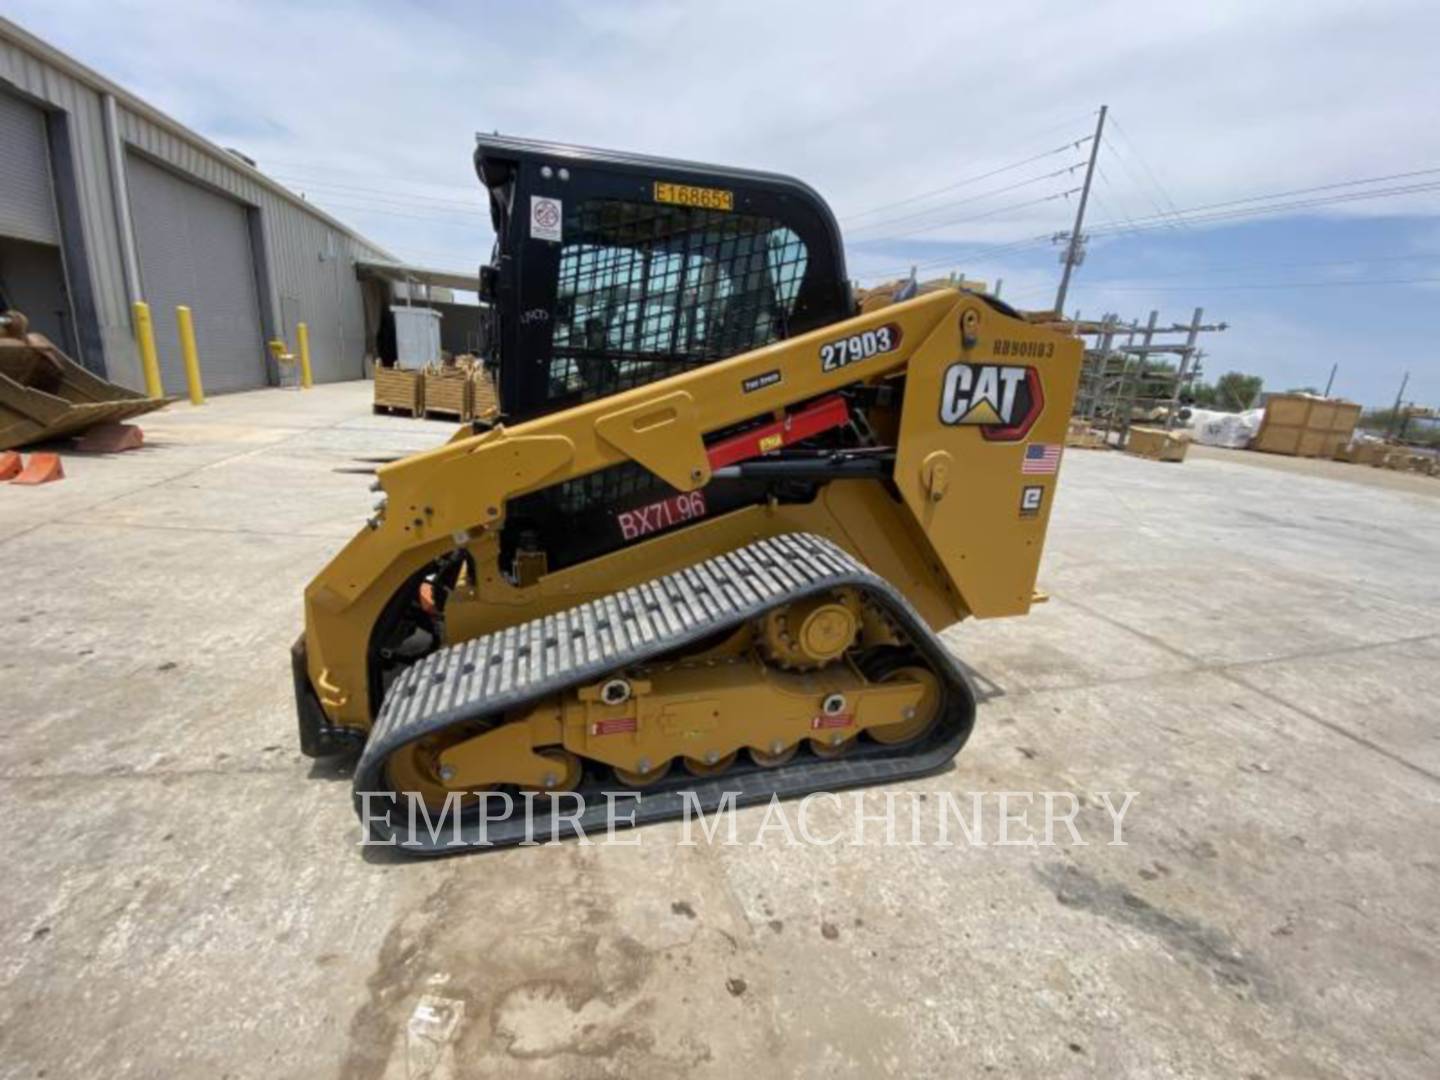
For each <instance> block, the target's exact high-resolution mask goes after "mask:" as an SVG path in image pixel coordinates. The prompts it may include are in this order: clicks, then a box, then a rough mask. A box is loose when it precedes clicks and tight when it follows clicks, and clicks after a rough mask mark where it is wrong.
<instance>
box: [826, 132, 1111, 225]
mask: <svg viewBox="0 0 1440 1080" xmlns="http://www.w3.org/2000/svg"><path fill="white" fill-rule="evenodd" d="M1089 139H1090V136H1088V135H1087V136H1085V138H1083V139H1079V140H1077V141H1075V142H1068V143H1065V144H1064V145H1063V146H1057V147H1055V149H1053V150H1046V151H1045V152H1044V153H1043V154H1036V155H1035V156H1034V157H1028V158H1025V159H1024V160H1022V161H1016V162H1012V163H1011V164H1009V165H1004V166H1001V167H1000V168H998V169H991V170H990V171H989V172H986V173H980V174H978V175H976V176H968V177H966V178H965V179H964V180H957V181H955V182H954V183H953V184H946V185H945V186H943V187H938V188H934V189H932V190H930V191H924V192H921V193H920V194H919V195H911V196H908V197H907V198H904V199H896V200H894V201H892V202H887V203H881V204H880V205H879V206H873V207H871V208H870V209H869V210H861V211H859V212H858V213H854V214H847V215H846V216H845V217H843V218H841V219H840V220H841V221H854V220H855V219H856V218H860V217H869V216H870V215H871V214H874V213H878V212H879V211H881V210H888V209H890V208H891V207H895V206H905V205H908V204H909V203H913V202H919V201H921V200H922V199H929V198H931V197H933V196H935V195H943V194H944V193H945V192H947V191H954V190H955V189H956V188H962V187H964V186H965V185H967V184H974V183H978V182H979V181H981V180H988V179H990V178H991V177H992V176H999V175H1000V174H1001V173H1007V172H1011V171H1012V170H1014V169H1018V168H1021V167H1022V166H1025V165H1030V164H1032V163H1034V162H1036V161H1042V160H1044V159H1045V158H1047V157H1054V156H1055V155H1056V154H1063V153H1065V152H1066V151H1068V150H1071V149H1072V148H1074V147H1078V146H1081V145H1083V144H1084V143H1086V142H1088V141H1089Z"/></svg>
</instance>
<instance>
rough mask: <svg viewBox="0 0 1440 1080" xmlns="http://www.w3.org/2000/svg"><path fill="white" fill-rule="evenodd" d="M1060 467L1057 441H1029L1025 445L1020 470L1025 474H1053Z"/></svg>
mask: <svg viewBox="0 0 1440 1080" xmlns="http://www.w3.org/2000/svg"><path fill="white" fill-rule="evenodd" d="M1059 468H1060V444H1059V443H1031V444H1030V445H1029V446H1027V447H1025V457H1024V459H1023V460H1022V461H1021V462H1020V471H1021V473H1023V474H1024V475H1026V476H1054V475H1055V471H1056V470H1057V469H1059Z"/></svg>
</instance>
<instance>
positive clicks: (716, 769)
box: [685, 750, 739, 777]
mask: <svg viewBox="0 0 1440 1080" xmlns="http://www.w3.org/2000/svg"><path fill="white" fill-rule="evenodd" d="M738 756H739V751H738V750H732V751H731V752H730V753H728V754H726V755H725V756H724V757H714V756H713V755H711V757H707V758H692V757H687V758H686V759H685V771H686V772H688V773H689V774H690V775H691V776H700V777H708V776H719V775H720V774H721V773H723V772H724V771H725V770H726V769H728V768H730V766H731V765H734V764H735V759H736V757H738ZM711 758H713V760H711Z"/></svg>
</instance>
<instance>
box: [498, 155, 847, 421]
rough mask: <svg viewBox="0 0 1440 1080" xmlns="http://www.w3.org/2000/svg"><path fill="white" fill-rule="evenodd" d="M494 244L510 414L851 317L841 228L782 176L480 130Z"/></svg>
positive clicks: (597, 393) (610, 390)
mask: <svg viewBox="0 0 1440 1080" xmlns="http://www.w3.org/2000/svg"><path fill="white" fill-rule="evenodd" d="M477 143H478V145H477V147H476V150H475V168H476V171H477V172H478V174H479V176H480V179H481V181H482V182H483V183H484V185H485V187H486V189H487V190H488V192H489V196H490V217H491V221H492V223H493V224H494V227H495V237H496V239H495V250H494V255H493V257H492V261H491V263H490V265H489V266H486V267H484V268H483V269H482V270H481V275H480V294H481V298H482V299H483V300H486V301H488V302H489V303H490V311H491V319H492V325H491V327H490V336H489V340H490V341H491V342H492V343H493V345H492V349H493V353H494V355H492V356H491V357H490V359H491V362H492V364H496V365H497V366H498V381H499V391H500V410H501V416H502V419H504V420H506V421H507V422H509V423H515V422H518V421H521V420H527V419H530V418H532V417H536V416H540V415H543V414H545V413H549V412H554V411H556V410H558V409H564V408H568V407H570V406H573V405H576V404H579V403H581V402H585V401H590V400H593V399H595V398H600V397H605V396H607V395H609V394H614V393H617V392H619V391H622V390H628V389H630V388H632V387H635V386H641V385H644V384H645V383H650V382H654V381H655V380H657V379H662V378H666V377H667V376H670V375H675V374H678V373H680V372H682V371H688V370H690V369H691V368H695V367H699V366H700V365H702V364H707V363H710V362H712V361H715V360H721V359H724V358H726V357H730V356H735V355H738V354H740V353H743V352H748V351H749V350H751V349H755V348H758V347H760V346H761V345H765V344H767V343H769V342H772V341H776V340H779V339H781V338H785V337H789V336H790V335H792V334H796V333H800V332H803V331H806V330H812V329H814V328H816V327H818V326H823V325H825V324H827V323H832V322H835V321H837V320H840V319H845V318H848V317H849V316H850V315H851V314H853V305H852V303H851V299H850V291H849V286H848V283H847V281H846V278H845V256H844V251H843V248H842V247H841V242H840V230H839V227H838V226H837V224H836V222H835V217H834V215H833V214H832V213H831V212H830V208H829V207H828V206H827V205H826V204H825V201H824V200H823V199H822V198H821V197H820V196H819V195H818V194H817V193H816V192H815V191H814V190H813V189H812V188H810V187H809V186H808V185H806V184H803V183H801V182H800V181H798V180H795V179H792V178H790V177H788V176H781V175H778V174H775V173H766V172H754V171H749V170H743V169H730V168H725V167H721V166H714V165H699V164H695V163H692V162H686V161H674V160H671V159H668V158H659V157H646V156H643V155H636V154H619V153H612V152H610V151H605V150H593V149H586V148H582V147H575V146H565V145H562V144H558V143H548V142H539V141H535V140H530V139H515V138H508V137H502V136H499V135H481V136H479V137H478V138H477Z"/></svg>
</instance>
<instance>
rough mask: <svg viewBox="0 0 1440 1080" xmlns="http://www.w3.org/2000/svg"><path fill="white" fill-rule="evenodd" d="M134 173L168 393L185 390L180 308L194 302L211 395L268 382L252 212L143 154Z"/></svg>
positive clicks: (130, 161)
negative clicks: (177, 315) (249, 214)
mask: <svg viewBox="0 0 1440 1080" xmlns="http://www.w3.org/2000/svg"><path fill="white" fill-rule="evenodd" d="M125 172H126V178H127V180H128V181H129V187H130V204H131V205H130V209H131V216H132V217H133V219H134V225H135V245H136V247H137V248H138V249H139V254H140V283H141V287H142V289H143V290H144V293H145V300H146V301H147V302H148V303H149V304H150V313H151V317H152V319H153V320H154V323H155V345H156V349H157V350H158V352H159V353H160V375H161V379H162V381H163V382H164V384H165V392H166V393H167V394H183V393H184V392H185V369H184V366H183V362H182V360H181V356H180V341H179V332H178V331H177V329H176V326H175V306H176V305H177V304H186V305H188V306H189V308H190V310H191V312H192V317H193V319H194V322H195V339H196V344H197V346H198V348H199V352H200V373H201V378H202V381H203V382H204V384H205V390H206V392H207V393H209V392H210V391H222V390H245V389H249V388H251V387H256V386H264V385H265V382H266V378H265V370H266V369H265V346H264V342H263V340H262V339H263V334H262V332H261V328H260V304H259V297H258V293H257V290H256V287H255V258H254V254H253V252H252V251H251V247H250V226H249V222H248V220H247V218H246V209H245V207H244V206H242V205H241V204H240V203H238V202H235V201H234V200H232V199H228V198H226V197H225V196H223V195H217V194H215V193H214V192H212V191H210V190H208V189H206V188H202V187H200V186H199V185H197V184H192V183H190V182H189V181H188V180H183V179H181V178H180V177H179V176H176V175H175V174H174V173H171V172H169V171H167V170H165V169H162V168H161V167H160V166H158V165H155V164H153V163H152V162H150V161H147V160H146V159H145V158H142V157H140V156H139V155H138V154H133V153H132V154H128V155H126V170H125Z"/></svg>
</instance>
